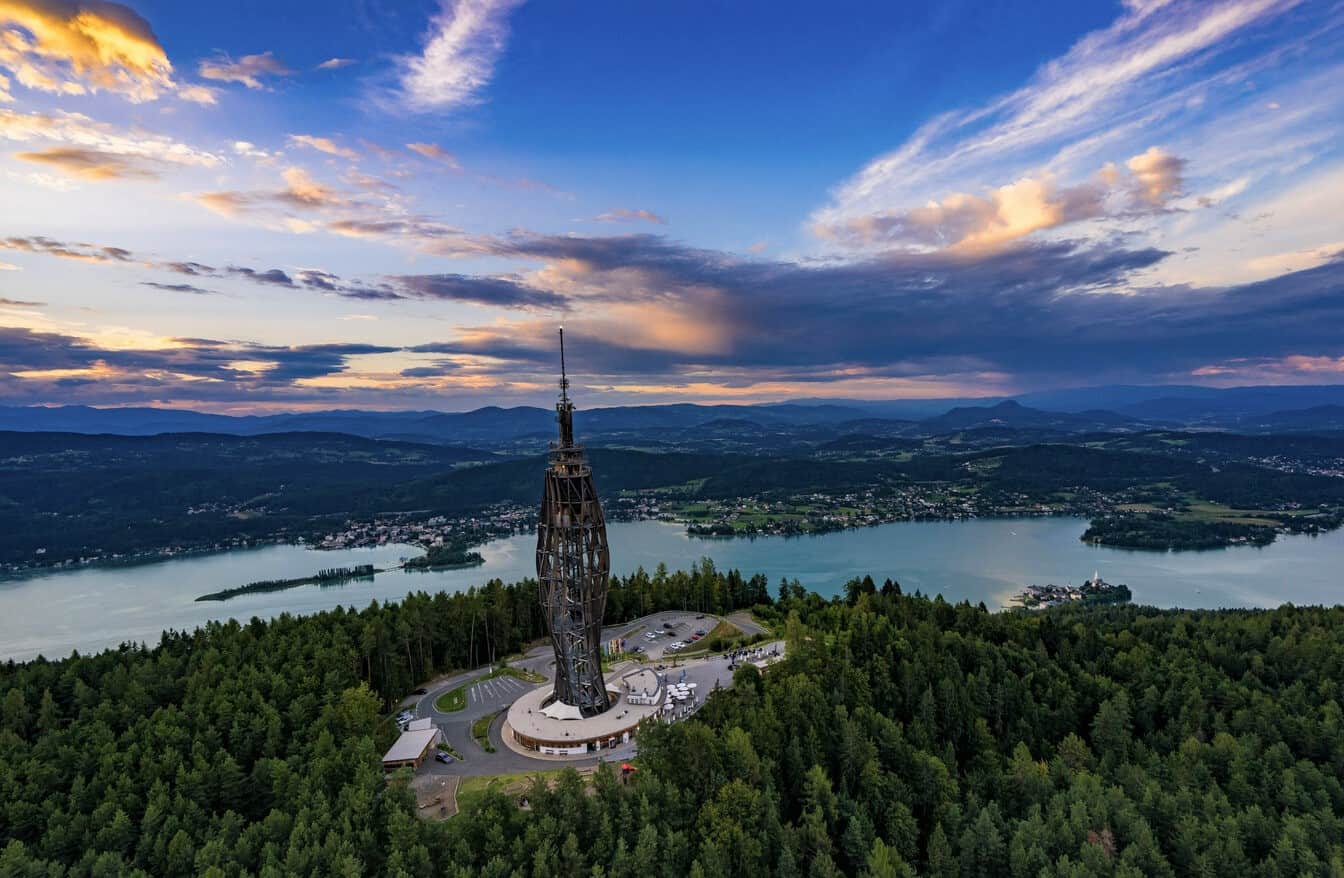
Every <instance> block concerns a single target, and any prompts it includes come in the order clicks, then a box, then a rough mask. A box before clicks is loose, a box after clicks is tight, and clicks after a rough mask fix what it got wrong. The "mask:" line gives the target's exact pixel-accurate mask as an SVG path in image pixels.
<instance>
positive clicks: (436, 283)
mask: <svg viewBox="0 0 1344 878" xmlns="http://www.w3.org/2000/svg"><path fill="white" fill-rule="evenodd" d="M391 280H392V281H393V282H395V283H397V284H400V285H401V286H402V287H404V288H405V290H406V292H407V293H408V294H410V295H414V296H417V297H419V298H424V299H446V300H449V301H454V302H468V303H470V304H473V305H485V306H488V307H492V308H523V309H541V310H549V311H559V310H565V309H566V308H568V302H567V301H566V299H565V297H564V296H562V295H559V294H558V293H553V292H550V291H549V290H540V289H537V288H535V287H530V286H527V285H526V284H523V283H520V282H518V281H516V280H512V279H509V278H503V277H477V276H472V275H465V274H417V275H400V276H395V277H392V278H391Z"/></svg>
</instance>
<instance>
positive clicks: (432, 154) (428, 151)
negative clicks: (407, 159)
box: [406, 143, 462, 171]
mask: <svg viewBox="0 0 1344 878" xmlns="http://www.w3.org/2000/svg"><path fill="white" fill-rule="evenodd" d="M406 148H407V149H409V150H410V151H411V152H413V153H415V154H417V155H420V156H423V157H424V158H427V159H429V160H430V161H433V162H441V163H442V164H444V165H446V166H448V167H449V168H452V169H453V170H454V171H460V170H462V165H461V164H459V163H458V161H457V156H455V155H453V154H452V153H451V152H449V151H448V150H446V149H444V148H443V147H441V146H439V145H438V144H437V143H408V144H406Z"/></svg>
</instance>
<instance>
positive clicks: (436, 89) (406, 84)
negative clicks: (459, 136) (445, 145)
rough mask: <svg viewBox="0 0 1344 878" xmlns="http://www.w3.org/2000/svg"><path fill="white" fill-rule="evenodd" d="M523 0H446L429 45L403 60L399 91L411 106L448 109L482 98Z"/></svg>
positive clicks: (442, 0) (433, 23)
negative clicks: (511, 17) (512, 15)
mask: <svg viewBox="0 0 1344 878" xmlns="http://www.w3.org/2000/svg"><path fill="white" fill-rule="evenodd" d="M520 3H521V0H440V4H439V11H438V13H437V14H435V15H434V16H433V17H432V18H431V19H430V22H429V31H428V33H427V34H426V35H425V44H424V48H423V49H422V50H421V52H420V53H419V54H418V55H408V56H404V57H402V58H401V59H400V60H399V68H400V70H399V77H398V84H397V87H396V89H395V92H394V96H395V98H396V99H397V101H398V103H399V104H400V105H401V106H402V107H403V108H404V109H407V110H410V111H412V112H417V113H426V112H446V111H451V110H454V109H457V108H460V107H463V106H469V105H471V104H474V103H476V102H478V101H479V100H480V99H481V98H480V92H481V90H482V89H484V88H485V86H486V85H488V84H489V82H490V80H491V78H492V77H493V76H494V72H495V64H496V63H497V62H498V60H499V57H500V55H502V54H503V52H504V47H505V45H506V43H507V42H508V36H509V26H508V16H509V13H510V12H512V11H513V9H514V8H515V7H517V6H518V5H520Z"/></svg>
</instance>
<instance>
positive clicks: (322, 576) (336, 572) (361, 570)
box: [196, 564, 383, 601]
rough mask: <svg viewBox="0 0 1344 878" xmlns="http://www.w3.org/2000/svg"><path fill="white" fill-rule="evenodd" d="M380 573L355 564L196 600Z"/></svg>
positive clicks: (339, 581)
mask: <svg viewBox="0 0 1344 878" xmlns="http://www.w3.org/2000/svg"><path fill="white" fill-rule="evenodd" d="M382 572H383V571H382V570H379V569H378V568H376V567H374V566H373V565H372V564H357V565H355V566H354V567H327V568H324V569H322V570H319V571H317V573H315V574H314V575H312V576H301V577H299V578H297V579H262V580H258V581H257V582H249V583H248V584H247V585H240V586H237V587H236V588H226V589H222V590H220V591H212V592H210V593H209V594H203V595H201V596H200V597H198V598H197V599H196V600H198V601H227V600H228V599H229V598H236V597H238V596H239V595H245V594H257V593H261V592H270V591H284V590H285V589H288V588H297V587H298V586H300V585H340V584H343V583H346V582H350V581H351V580H355V579H372V578H373V577H374V575H375V574H378V573H382Z"/></svg>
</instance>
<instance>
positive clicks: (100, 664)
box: [0, 564, 1344, 878]
mask: <svg viewBox="0 0 1344 878" xmlns="http://www.w3.org/2000/svg"><path fill="white" fill-rule="evenodd" d="M616 585H617V588H616V589H615V590H614V591H613V606H612V607H611V608H610V609H611V610H612V612H611V613H610V614H609V617H608V618H609V620H611V619H616V618H622V617H628V616H634V615H638V614H639V613H642V612H644V611H647V610H649V609H656V608H658V607H660V606H683V605H684V606H690V607H694V608H699V609H704V610H718V611H726V610H730V609H732V608H734V607H737V606H743V605H747V604H752V603H754V604H757V605H758V608H757V611H758V614H759V615H760V616H761V617H763V618H765V619H766V620H768V621H772V622H774V623H775V624H776V625H777V626H778V627H779V628H780V629H781V630H782V631H783V632H784V633H785V635H786V637H787V639H788V647H789V648H788V655H787V658H786V659H785V661H783V662H782V663H781V664H779V665H777V666H775V667H773V668H771V669H770V670H769V671H767V672H765V673H763V674H762V673H760V672H758V671H756V670H755V669H754V668H744V669H742V670H740V671H739V672H738V675H737V678H736V685H735V687H734V688H733V689H731V690H727V691H722V692H717V693H714V694H713V695H712V697H711V698H710V699H709V701H708V703H707V705H706V706H705V708H704V709H703V710H702V711H701V712H700V713H699V714H698V715H697V717H696V718H695V719H694V720H691V721H688V722H684V723H681V724H678V725H674V726H653V727H650V728H648V729H646V730H644V731H643V732H642V733H641V738H640V757H639V762H640V767H641V770H640V771H639V772H638V774H637V775H636V776H635V777H636V780H635V781H634V782H633V783H631V784H629V785H625V784H622V783H621V782H620V781H619V780H618V779H617V777H616V776H615V774H614V773H613V772H611V771H609V770H604V771H599V772H598V774H597V775H596V776H595V779H594V781H593V783H592V789H591V790H588V791H585V789H584V787H583V784H582V782H581V781H580V780H579V778H578V777H577V776H570V777H568V778H567V779H563V780H562V781H561V782H560V783H559V784H558V785H556V786H555V787H554V788H553V789H547V788H546V787H545V785H543V784H538V785H536V786H535V788H534V789H532V790H531V791H530V792H529V795H528V806H529V808H528V810H522V809H520V808H519V807H518V803H517V802H516V801H514V800H512V799H509V798H506V797H504V796H502V795H497V794H492V795H487V796H486V797H485V798H484V799H483V800H482V801H481V802H480V804H479V805H477V806H476V807H474V808H473V809H471V810H468V811H465V812H464V813H462V814H459V815H458V816H456V817H454V818H452V819H450V820H448V821H446V822H444V823H430V822H426V821H422V820H421V819H419V818H418V817H417V816H416V815H415V808H414V805H413V803H412V802H411V800H410V797H409V794H408V793H407V791H406V790H405V788H404V787H403V786H402V784H400V783H398V782H397V781H396V780H395V779H394V781H393V782H392V783H391V784H389V783H387V782H386V781H385V780H384V778H383V776H382V773H381V771H380V767H379V764H378V755H379V752H380V749H381V748H382V747H383V746H384V744H385V743H386V741H387V739H388V738H389V737H390V735H391V734H392V732H391V729H390V725H389V723H388V722H387V721H386V719H385V718H384V716H383V711H384V710H385V709H386V708H387V707H388V706H389V704H390V703H391V702H392V701H394V700H395V699H396V697H397V696H399V695H400V694H401V693H403V692H404V691H406V689H407V688H409V687H410V686H412V685H413V684H414V683H416V682H418V681H420V680H422V679H424V678H425V677H427V676H429V675H431V674H433V673H435V672H437V671H440V670H442V669H445V668H449V667H454V666H462V665H466V664H470V663H473V662H476V661H483V660H489V658H490V657H491V655H492V654H493V655H494V656H496V657H498V656H502V655H504V654H506V653H508V652H511V651H513V650H515V649H517V648H518V647H519V646H520V645H521V644H522V643H524V642H525V641H526V640H528V639H530V638H532V637H534V636H535V635H536V634H537V633H538V631H539V629H538V628H537V625H538V624H539V621H540V620H539V619H538V618H537V614H536V610H535V602H534V601H533V600H532V596H533V594H534V591H533V589H534V588H535V585H534V584H531V583H524V584H520V585H518V586H504V585H502V584H499V583H492V584H490V585H489V586H487V587H486V588H484V589H481V590H478V591H473V592H471V593H469V594H465V595H455V596H448V595H435V596H433V597H430V596H426V595H412V596H409V597H408V598H407V599H406V601H404V602H402V603H401V604H397V605H386V606H378V605H374V606H371V607H369V608H367V609H365V610H363V611H359V612H354V611H345V610H337V611H333V612H329V613H322V614H318V615H315V616H311V617H306V618H293V617H289V616H282V617H280V618H278V619H275V620H273V621H271V622H261V621H256V620H254V621H252V622H250V623H247V624H238V623H227V624H212V625H209V626H207V627H206V628H204V629H202V630H200V631H198V632H195V633H193V634H190V635H187V634H166V635H165V636H164V637H163V639H162V640H161V642H160V643H159V644H158V645H157V646H155V647H153V648H151V649H142V648H132V647H126V648H123V649H120V650H113V651H109V652H105V653H102V654H100V655H96V656H76V657H71V658H69V659H65V660H63V661H59V662H48V661H43V660H39V661H35V662H30V663H26V664H22V665H15V664H9V665H6V666H3V667H0V699H3V700H2V701H0V707H2V708H3V722H2V723H0V726H2V727H0V851H3V852H2V853H0V876H9V875H60V874H71V875H117V874H150V875H195V874H208V875H243V874H262V875H333V874H344V875H356V874H386V875H415V876H419V875H426V876H427V875H442V874H446V875H475V874H482V875H492V876H514V875H518V876H548V878H549V876H555V875H572V874H590V875H607V876H617V875H619V876H626V875H629V876H636V875H637V876H657V875H666V876H683V875H688V874H689V875H695V876H706V878H708V876H720V875H781V876H783V875H815V876H825V875H836V874H852V875H867V876H891V875H913V874H920V875H932V876H939V878H942V876H998V875H1005V876H1014V878H1018V876H1041V875H1045V876H1065V875H1068V876H1073V875H1104V876H1147V875H1159V876H1160V875H1212V876H1223V875H1226V876H1242V875H1252V874H1257V875H1260V874H1263V875H1270V876H1294V878H1296V876H1301V875H1341V874H1344V841H1341V839H1344V785H1342V784H1341V777H1344V730H1342V729H1341V724H1342V723H1344V712H1342V711H1341V707H1340V703H1341V686H1342V685H1344V683H1342V682H1341V681H1344V634H1341V632H1344V609H1341V608H1335V609H1320V608H1297V607H1292V606H1285V607H1282V608H1280V609H1277V610H1272V611H1218V612H1202V611H1201V612H1181V611H1157V610H1152V609H1147V608H1135V607H1099V608H1088V609H1072V608H1061V609H1056V610H1051V611H1046V612H1042V613H1036V614H1028V613H1020V612H1019V613H988V612H986V611H985V609H984V608H983V607H973V606H970V605H967V604H960V605H955V606H954V605H950V604H947V603H945V602H944V601H942V600H941V599H937V598H936V599H934V600H928V599H926V598H923V597H920V596H910V595H901V594H900V593H899V586H897V585H895V584H894V583H888V584H887V585H885V586H883V587H877V586H875V585H874V584H873V583H872V581H871V580H867V581H857V582H854V583H851V585H850V587H849V588H848V589H847V590H846V594H845V596H844V597H841V598H837V599H835V600H832V601H826V600H823V599H822V598H820V597H818V596H817V595H814V594H809V593H806V592H804V591H803V590H802V589H801V588H799V587H797V586H796V585H785V586H782V587H781V588H780V590H779V592H778V597H777V598H775V599H774V600H772V599H771V598H770V597H769V596H767V595H766V594H765V593H764V582H763V580H761V579H760V578H759V577H757V578H753V579H744V578H742V577H740V576H737V575H736V574H723V573H720V572H718V571H715V570H713V569H712V568H711V567H710V566H709V565H707V564H706V565H702V566H701V567H699V568H697V569H695V570H694V571H692V572H691V573H675V574H666V573H663V572H662V571H659V572H658V573H656V574H655V575H653V576H644V575H642V574H637V575H636V576H632V577H630V578H629V579H627V580H623V581H620V582H617V583H616Z"/></svg>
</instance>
